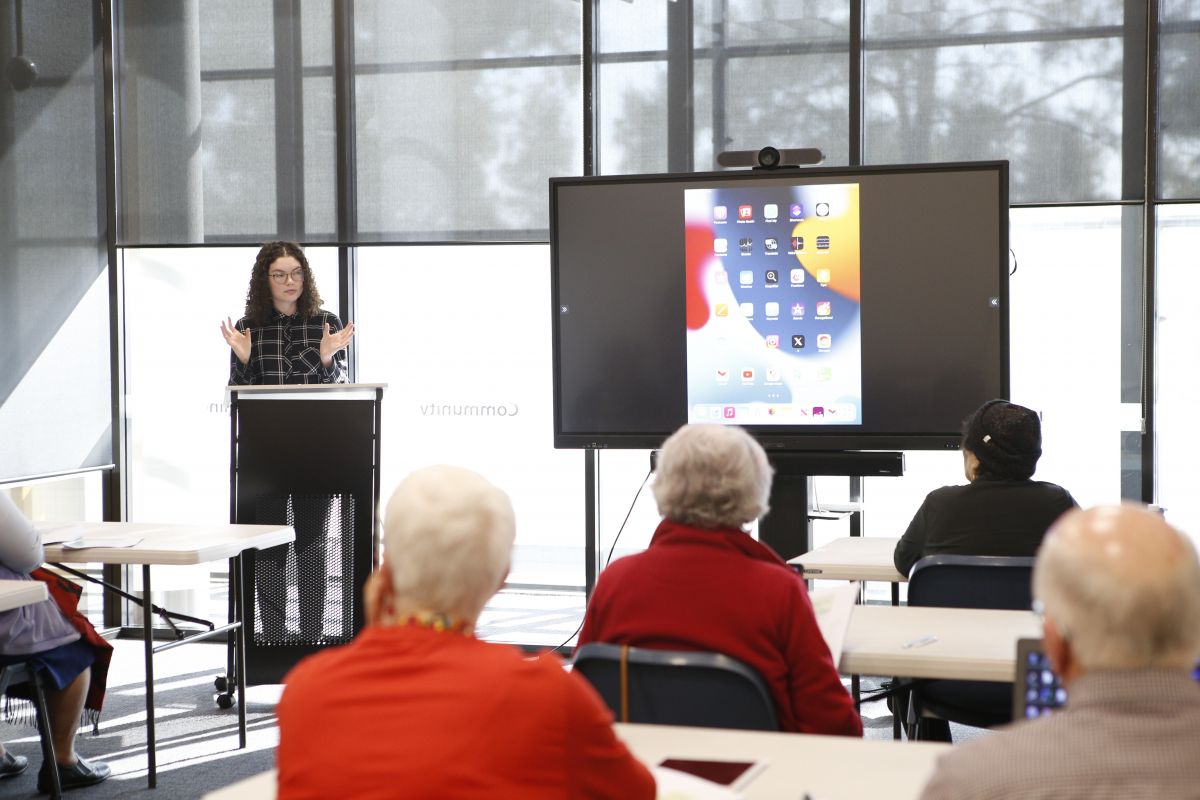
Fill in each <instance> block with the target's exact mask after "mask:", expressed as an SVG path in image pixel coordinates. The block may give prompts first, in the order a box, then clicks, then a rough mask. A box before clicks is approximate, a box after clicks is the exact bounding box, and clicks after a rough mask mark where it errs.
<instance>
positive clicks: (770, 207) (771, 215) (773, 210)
mask: <svg viewBox="0 0 1200 800" xmlns="http://www.w3.org/2000/svg"><path fill="white" fill-rule="evenodd" d="M763 216H764V217H766V218H767V219H775V218H776V217H778V216H779V206H778V205H776V204H775V203H767V204H766V205H765V206H763Z"/></svg>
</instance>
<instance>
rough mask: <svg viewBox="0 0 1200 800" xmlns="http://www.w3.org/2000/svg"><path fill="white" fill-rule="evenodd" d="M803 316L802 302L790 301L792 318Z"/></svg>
mask: <svg viewBox="0 0 1200 800" xmlns="http://www.w3.org/2000/svg"><path fill="white" fill-rule="evenodd" d="M803 316H804V303H792V319H800V318H802V317H803Z"/></svg>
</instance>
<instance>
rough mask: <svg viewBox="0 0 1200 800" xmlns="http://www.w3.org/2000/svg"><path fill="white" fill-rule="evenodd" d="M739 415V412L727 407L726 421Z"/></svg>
mask: <svg viewBox="0 0 1200 800" xmlns="http://www.w3.org/2000/svg"><path fill="white" fill-rule="evenodd" d="M736 415H737V411H736V410H735V409H734V407H733V406H725V419H733V418H734V417H735V416H736Z"/></svg>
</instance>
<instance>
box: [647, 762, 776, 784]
mask: <svg viewBox="0 0 1200 800" xmlns="http://www.w3.org/2000/svg"><path fill="white" fill-rule="evenodd" d="M758 763H759V762H757V761H708V760H698V759H691V758H664V759H663V760H662V761H660V762H658V765H659V766H660V767H666V768H667V769H674V770H678V771H679V772H686V773H688V774H689V775H695V776H696V777H697V778H703V779H704V780H706V781H712V782H713V783H719V784H721V785H722V786H732V785H733V784H734V783H735V782H736V781H737V780H738V779H739V778H741V777H742V776H743V775H746V777H747V778H749V777H750V775H747V772H749V770H750V769H751V768H752V767H754V766H755V765H756V764H758ZM755 773H757V770H755Z"/></svg>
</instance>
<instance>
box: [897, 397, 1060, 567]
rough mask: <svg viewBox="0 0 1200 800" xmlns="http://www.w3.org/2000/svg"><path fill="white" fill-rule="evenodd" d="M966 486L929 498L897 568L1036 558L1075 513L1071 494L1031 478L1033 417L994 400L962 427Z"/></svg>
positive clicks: (1035, 436)
mask: <svg viewBox="0 0 1200 800" xmlns="http://www.w3.org/2000/svg"><path fill="white" fill-rule="evenodd" d="M962 453H963V470H964V472H965V473H966V476H967V480H968V481H970V483H968V484H967V485H965V486H943V487H942V488H940V489H935V490H934V491H932V492H930V493H929V494H928V496H926V498H925V502H924V503H922V504H921V507H920V508H919V509H917V513H916V516H914V517H913V519H912V522H910V523H909V525H908V530H907V531H905V532H904V536H903V537H902V538H901V539H900V542H899V543H898V544H897V545H896V552H895V555H894V556H893V560H894V561H895V564H896V569H897V570H899V571H900V572H902V573H903V574H905V575H907V574H908V573H909V571H910V570H911V569H912V566H913V564H915V563H917V561H919V560H920V559H921V558H922V557H924V556H928V555H933V554H936V553H948V554H956V555H972V556H1033V555H1035V554H1036V553H1037V549H1038V545H1040V544H1041V543H1042V537H1043V536H1044V535H1045V533H1046V529H1047V528H1049V527H1050V525H1051V523H1053V522H1054V521H1055V520H1056V519H1058V517H1059V516H1060V515H1061V514H1062V513H1063V512H1064V511H1067V510H1068V509H1070V508H1073V507H1075V505H1076V503H1075V498H1073V497H1071V493H1070V492H1068V491H1067V490H1066V489H1064V488H1062V487H1061V486H1058V485H1056V484H1053V483H1047V482H1045V481H1033V480H1030V477H1031V476H1032V475H1033V471H1034V469H1035V468H1036V466H1037V461H1038V458H1040V457H1041V455H1042V426H1041V421H1040V420H1039V419H1038V415H1037V413H1036V412H1034V411H1031V410H1029V409H1028V408H1025V407H1024V406H1019V405H1016V404H1014V403H1009V402H1008V401H1006V400H989V401H988V402H986V403H984V404H983V405H982V406H980V407H979V408H978V409H977V410H976V411H975V413H973V414H972V415H971V416H969V417H968V418H967V419H966V421H965V422H964V423H963V439H962Z"/></svg>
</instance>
